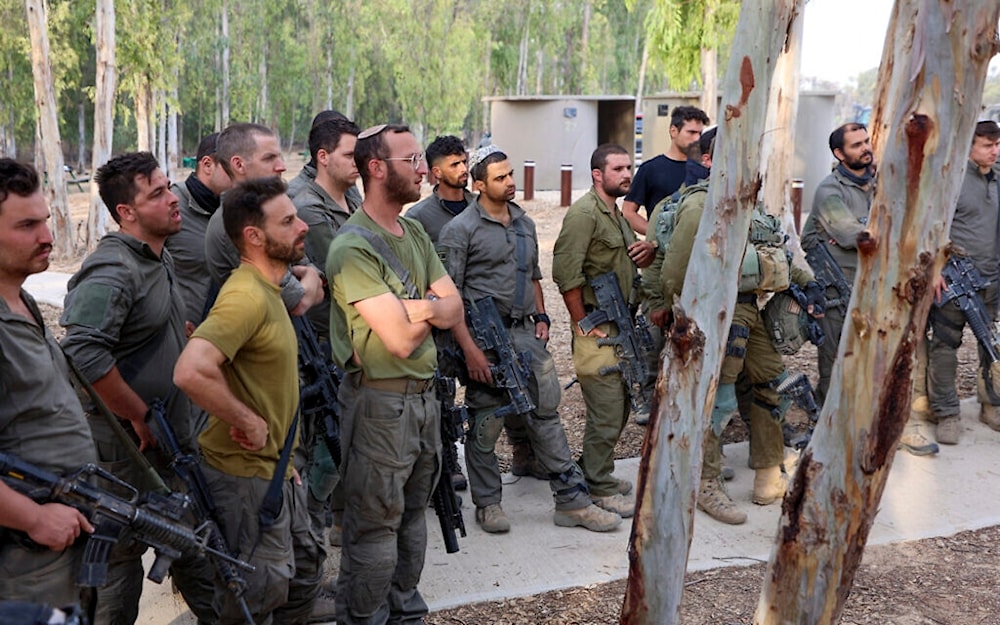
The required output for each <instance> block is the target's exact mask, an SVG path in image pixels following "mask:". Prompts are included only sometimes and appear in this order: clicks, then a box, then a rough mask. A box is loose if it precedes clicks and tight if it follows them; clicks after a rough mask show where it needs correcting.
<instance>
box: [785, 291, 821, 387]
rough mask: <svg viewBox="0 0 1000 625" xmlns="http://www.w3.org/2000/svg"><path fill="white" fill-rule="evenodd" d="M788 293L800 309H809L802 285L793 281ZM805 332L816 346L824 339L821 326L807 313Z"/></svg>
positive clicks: (807, 298)
mask: <svg viewBox="0 0 1000 625" xmlns="http://www.w3.org/2000/svg"><path fill="white" fill-rule="evenodd" d="M820 286H821V287H822V286H823V284H822V283H820ZM788 294H789V295H791V296H792V297H793V298H794V299H795V301H796V302H797V303H798V305H799V307H800V308H801V309H802V310H809V297H807V296H806V292H805V291H803V290H802V287H800V286H799V285H797V284H795V283H794V282H793V283H791V284H789V285H788ZM817 314H818V313H817ZM806 334H807V335H808V336H809V342H810V343H812V344H813V345H816V346H817V347H819V346H820V345H822V344H823V343H824V342H825V341H826V333H825V332H823V326H821V325H819V321H817V320H816V318H815V317H813V316H812V315H810V314H809V313H806ZM806 382H808V380H806Z"/></svg>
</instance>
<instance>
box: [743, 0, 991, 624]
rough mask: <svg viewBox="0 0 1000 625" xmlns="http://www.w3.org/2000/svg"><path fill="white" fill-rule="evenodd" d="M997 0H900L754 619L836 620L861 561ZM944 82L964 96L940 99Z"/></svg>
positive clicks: (936, 267)
mask: <svg viewBox="0 0 1000 625" xmlns="http://www.w3.org/2000/svg"><path fill="white" fill-rule="evenodd" d="M998 19H1000V3H997V2H996V0H967V1H966V2H963V3H961V4H960V5H957V4H955V5H953V4H949V3H942V2H937V1H935V0H897V2H896V4H895V6H894V8H893V12H892V17H891V19H890V23H889V31H888V33H887V34H886V41H885V48H884V51H883V55H882V64H881V70H880V75H879V80H878V84H879V92H878V94H877V97H876V109H875V123H874V124H873V129H874V138H875V149H876V154H880V155H881V166H880V167H879V172H880V174H879V184H878V189H877V191H876V194H875V199H874V202H873V204H872V211H871V215H870V216H869V221H868V230H866V231H865V232H864V233H862V234H861V235H859V240H858V251H859V260H860V266H859V267H858V275H857V277H856V279H855V283H854V291H853V296H852V299H851V305H850V310H849V311H848V318H849V319H851V323H849V324H847V325H845V326H844V333H843V336H842V337H841V341H840V350H839V352H838V355H837V361H836V364H835V365H834V370H833V383H832V385H831V388H830V392H829V393H828V394H827V400H826V403H825V404H824V406H823V409H822V412H821V414H820V419H819V425H818V427H817V428H816V432H815V433H814V435H813V438H812V442H811V444H810V445H809V447H808V448H807V449H806V450H805V452H804V453H803V455H802V458H801V459H800V461H799V467H798V471H797V472H796V474H795V477H794V481H793V483H792V485H791V488H790V491H789V493H788V495H786V497H785V502H784V505H783V506H782V517H781V522H780V527H779V529H778V534H777V536H778V539H777V541H776V544H775V546H774V549H773V551H772V554H771V560H770V563H769V565H768V572H767V574H766V575H765V577H764V579H765V580H766V582H765V585H764V590H763V593H762V595H761V598H760V603H759V604H758V607H757V613H756V615H755V618H754V622H755V623H758V624H761V625H771V624H774V625H778V624H782V625H783V624H786V623H810V624H814V623H815V624H827V623H829V624H833V623H837V622H839V620H840V615H841V613H842V611H843V608H844V603H845V601H846V600H847V597H848V594H849V593H850V591H851V587H852V585H853V582H854V574H855V572H856V571H857V569H858V566H859V564H860V563H861V556H862V554H863V551H864V545H865V542H866V541H867V539H868V533H869V531H870V530H871V526H872V523H873V522H874V520H875V515H876V513H877V512H878V508H879V502H880V500H881V497H882V491H883V489H884V488H885V482H886V479H887V478H888V475H889V470H890V469H891V467H892V461H893V458H894V456H895V453H896V445H897V443H898V442H899V438H900V435H901V433H902V431H903V426H904V425H905V424H906V420H907V418H908V417H909V409H910V391H911V371H912V366H913V360H914V350H915V348H916V346H917V344H918V343H919V341H920V340H921V337H922V336H923V334H924V327H925V323H926V321H927V313H928V311H929V309H930V305H931V298H932V297H933V288H931V285H932V284H933V281H934V280H935V278H936V276H937V275H938V272H939V271H940V268H941V265H942V263H943V262H944V259H945V254H944V253H942V250H943V248H942V246H943V245H944V244H945V243H946V241H947V237H948V229H949V226H950V224H951V218H952V215H953V214H954V209H955V208H954V207H955V199H956V198H957V196H958V192H959V189H960V186H961V179H962V174H963V169H964V167H956V166H955V164H956V163H962V164H963V165H964V163H965V162H966V160H967V157H968V153H969V145H970V144H971V143H972V134H973V127H974V125H975V122H976V118H977V115H978V112H979V101H980V97H981V94H982V88H983V81H984V79H985V77H986V68H987V65H988V63H989V60H990V57H992V56H993V55H994V54H996V53H997V52H998V51H1000V46H998V43H997V20H998ZM941 94H961V97H950V96H949V97H942V96H941Z"/></svg>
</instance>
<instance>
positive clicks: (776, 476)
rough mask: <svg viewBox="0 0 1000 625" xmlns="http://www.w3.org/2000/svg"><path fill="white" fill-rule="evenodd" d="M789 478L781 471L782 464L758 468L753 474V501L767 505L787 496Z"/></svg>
mask: <svg viewBox="0 0 1000 625" xmlns="http://www.w3.org/2000/svg"><path fill="white" fill-rule="evenodd" d="M787 487H788V480H787V479H786V478H785V476H784V475H782V473H781V466H780V465H779V466H776V467H768V468H766V469H757V470H756V471H754V476H753V497H751V501H753V502H754V503H755V504H757V505H758V506H767V505H770V504H772V503H774V502H776V501H781V498H782V497H784V496H785V489H786V488H787Z"/></svg>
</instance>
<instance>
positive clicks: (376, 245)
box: [338, 224, 420, 299]
mask: <svg viewBox="0 0 1000 625" xmlns="http://www.w3.org/2000/svg"><path fill="white" fill-rule="evenodd" d="M340 233H350V234H356V235H358V236H361V237H363V238H364V239H365V240H366V241H368V243H369V244H370V245H371V246H372V249H374V250H375V253H376V254H378V255H379V256H381V257H382V260H384V261H385V263H386V264H387V265H389V268H390V269H392V271H393V273H395V274H396V276H397V277H398V278H399V281H400V282H402V283H403V287H404V288H405V289H406V294H407V295H409V296H410V299H420V291H419V290H418V289H417V286H416V285H415V284H413V280H412V279H411V278H410V270H409V269H407V268H406V267H404V266H403V261H401V260H399V256H396V253H395V252H393V251H392V248H390V247H389V244H388V243H386V242H385V240H384V239H383V238H382V237H380V236H379V235H377V234H375V233H374V232H372V231H371V230H369V229H368V228H364V227H362V226H359V225H357V224H344V225H343V226H341V227H340V232H339V233H338V234H340Z"/></svg>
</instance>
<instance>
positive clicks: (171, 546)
mask: <svg viewBox="0 0 1000 625" xmlns="http://www.w3.org/2000/svg"><path fill="white" fill-rule="evenodd" d="M92 477H97V478H100V479H102V480H105V481H107V482H109V483H111V484H114V485H115V486H117V487H119V488H121V489H123V490H125V491H128V492H129V493H130V498H129V499H128V500H126V499H123V498H121V497H119V496H117V495H115V494H113V493H111V492H108V491H107V490H104V489H102V488H99V487H97V486H93V485H92V484H91V483H90V480H91V478H92ZM0 479H2V480H3V481H4V482H5V483H6V484H7V485H8V486H10V487H11V488H13V489H14V490H16V491H18V492H19V493H22V494H24V495H26V496H27V497H29V498H31V499H33V500H34V501H37V502H40V503H44V502H50V501H51V502H56V503H61V504H64V505H67V506H70V507H71V508H76V509H77V510H79V511H80V512H82V513H83V515H84V516H86V517H87V518H88V519H89V520H90V523H91V524H92V525H93V526H94V528H95V532H94V533H93V534H91V535H90V536H88V538H87V544H86V546H85V547H84V550H83V563H82V565H81V567H80V573H79V575H78V577H77V584H79V585H80V586H102V585H104V584H105V583H107V578H108V556H110V555H111V548H112V547H113V546H114V545H115V543H117V542H118V539H119V536H120V535H121V532H122V530H124V529H126V528H127V529H128V530H129V536H130V537H131V538H133V539H134V540H137V541H139V542H141V543H143V544H145V545H149V546H150V547H152V548H153V550H154V551H155V552H156V560H155V561H154V562H153V566H152V567H151V568H150V569H149V574H148V575H147V577H148V578H149V579H150V580H152V581H154V582H156V583H158V584H159V583H161V582H162V581H163V578H164V576H165V575H166V574H167V570H168V569H169V568H170V565H171V563H172V562H173V561H174V560H175V559H177V558H178V557H180V556H181V555H184V554H196V555H201V556H208V557H209V558H212V559H213V560H221V561H223V562H225V563H227V564H229V565H232V566H236V567H239V568H241V569H244V570H247V571H253V570H254V566H253V565H252V564H250V563H248V562H244V561H242V560H239V559H237V558H234V557H232V556H230V555H229V554H227V553H224V552H223V551H221V550H218V549H215V548H214V547H212V545H211V542H212V539H211V533H210V531H209V528H208V527H207V526H206V525H204V524H203V525H200V526H199V527H197V528H194V529H192V528H191V527H188V526H187V525H186V524H185V523H184V522H183V521H182V520H181V519H182V518H183V517H184V516H185V515H186V514H187V513H188V511H189V510H190V508H191V505H192V504H191V499H190V498H188V497H187V495H182V494H180V493H171V494H170V495H162V494H160V493H154V492H150V493H146V494H145V495H144V500H143V501H142V502H140V501H139V491H138V490H136V488H135V487H134V486H131V485H129V484H127V483H126V482H124V481H122V480H120V479H118V478H116V477H115V476H114V475H112V474H111V473H109V472H107V471H105V470H104V469H101V468H100V467H98V466H97V465H95V464H87V465H84V467H83V468H81V469H80V470H79V471H76V472H75V473H72V474H70V475H68V476H66V477H59V476H58V475H56V474H55V473H50V472H49V471H46V470H44V469H41V468H39V467H36V466H35V465H33V464H30V463H28V462H24V461H23V460H19V459H18V458H15V457H14V456H11V455H9V454H5V453H0ZM18 540H20V541H21V542H26V541H30V539H29V538H27V537H18Z"/></svg>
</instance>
